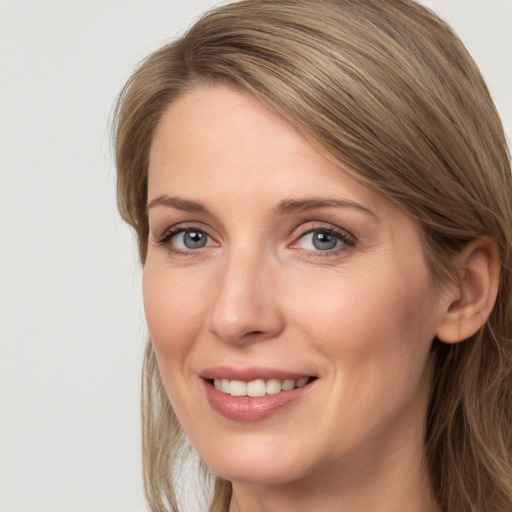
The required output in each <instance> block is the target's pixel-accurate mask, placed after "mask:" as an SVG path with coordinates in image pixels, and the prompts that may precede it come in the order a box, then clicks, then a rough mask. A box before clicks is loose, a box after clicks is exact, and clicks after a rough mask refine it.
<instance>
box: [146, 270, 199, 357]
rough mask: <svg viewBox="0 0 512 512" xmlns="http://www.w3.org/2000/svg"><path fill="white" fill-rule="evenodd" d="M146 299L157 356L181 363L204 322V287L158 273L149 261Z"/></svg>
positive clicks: (150, 331)
mask: <svg viewBox="0 0 512 512" xmlns="http://www.w3.org/2000/svg"><path fill="white" fill-rule="evenodd" d="M143 297H144V311H145V315H146V322H147V326H148V330H149V334H150V337H151V340H152V342H153V346H154V347H155V351H156V353H157V357H158V356H162V357H165V358H166V361H169V362H170V363H171V364H173V363H178V362H181V361H182V358H183V357H184V356H185V355H186V353H187V352H188V349H189V348H190V347H191V346H192V345H193V340H194V339H195V338H196V336H197V333H198V331H199V330H200V329H201V328H202V326H203V323H204V322H203V319H204V309H205V307H204V305H205V301H204V288H202V287H201V286H199V285H198V284H197V283H195V281H194V279H191V278H189V277H181V278H180V277H179V276H178V277H177V276H176V275H174V274H173V273H172V272H170V271H169V272H166V271H162V270H161V269H159V270H158V271H156V270H155V269H153V267H152V265H151V262H149V263H146V266H145V268H144V274H143ZM159 359H160V357H159Z"/></svg>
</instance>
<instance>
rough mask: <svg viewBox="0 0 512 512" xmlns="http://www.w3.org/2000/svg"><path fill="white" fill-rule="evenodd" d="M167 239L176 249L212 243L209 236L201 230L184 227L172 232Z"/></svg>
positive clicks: (199, 247)
mask: <svg viewBox="0 0 512 512" xmlns="http://www.w3.org/2000/svg"><path fill="white" fill-rule="evenodd" d="M169 241H170V242H171V244H172V245H173V246H174V247H176V248H178V249H192V250H193V249H201V248H203V247H206V246H208V245H212V240H211V238H210V237H209V236H208V235H207V234H206V233H205V232H203V231H199V230H196V229H184V230H180V231H179V232H178V233H175V234H173V235H172V236H171V237H170V239H169Z"/></svg>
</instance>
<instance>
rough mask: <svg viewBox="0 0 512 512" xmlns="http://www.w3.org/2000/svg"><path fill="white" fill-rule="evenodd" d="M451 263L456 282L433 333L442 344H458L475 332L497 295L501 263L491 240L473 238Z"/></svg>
mask: <svg viewBox="0 0 512 512" xmlns="http://www.w3.org/2000/svg"><path fill="white" fill-rule="evenodd" d="M454 263H455V267H456V268H457V272H458V274H459V275H458V279H459V282H458V284H457V285H454V286H451V287H449V289H448V291H447V295H446V301H445V302H444V303H443V304H444V305H443V308H444V309H443V310H442V314H441V318H440V321H439V324H438V326H437V332H436V335H437V338H438V339H439V340H440V341H442V342H444V343H458V342H459V341H463V340H465V339H467V338H469V337H470V336H472V335H473V334H475V333H476V332H477V331H478V329H480V327H482V325H484V323H485V322H486V320H487V318H488V317H489V315H490V314H491V311H492V308H493V307H494V303H495V301H496V295H497V294H498V285H499V276H500V263H499V251H498V246H497V245H496V242H495V241H494V240H492V239H491V238H488V237H482V238H478V239H476V240H473V241H472V242H470V243H469V244H468V245H467V246H466V247H464V249H463V250H462V251H461V252H460V253H459V254H457V256H456V257H455V261H454Z"/></svg>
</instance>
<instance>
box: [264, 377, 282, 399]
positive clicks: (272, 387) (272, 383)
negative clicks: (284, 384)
mask: <svg viewBox="0 0 512 512" xmlns="http://www.w3.org/2000/svg"><path fill="white" fill-rule="evenodd" d="M280 391H281V381H280V380H277V379H270V380H269V381H267V395H275V394H276V393H279V392H280Z"/></svg>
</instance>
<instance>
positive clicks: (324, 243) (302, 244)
mask: <svg viewBox="0 0 512 512" xmlns="http://www.w3.org/2000/svg"><path fill="white" fill-rule="evenodd" d="M354 243H355V241H354V240H353V239H352V238H351V237H350V236H349V235H348V234H345V233H339V232H337V231H334V230H332V229H325V228H323V229H314V230H311V231H308V232H306V233H304V234H303V235H302V236H301V237H300V238H299V239H298V240H297V242H295V244H294V245H295V246H296V247H299V248H300V249H305V250H307V251H322V252H326V251H333V250H335V249H339V248H341V247H343V246H344V245H348V246H353V245H354Z"/></svg>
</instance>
